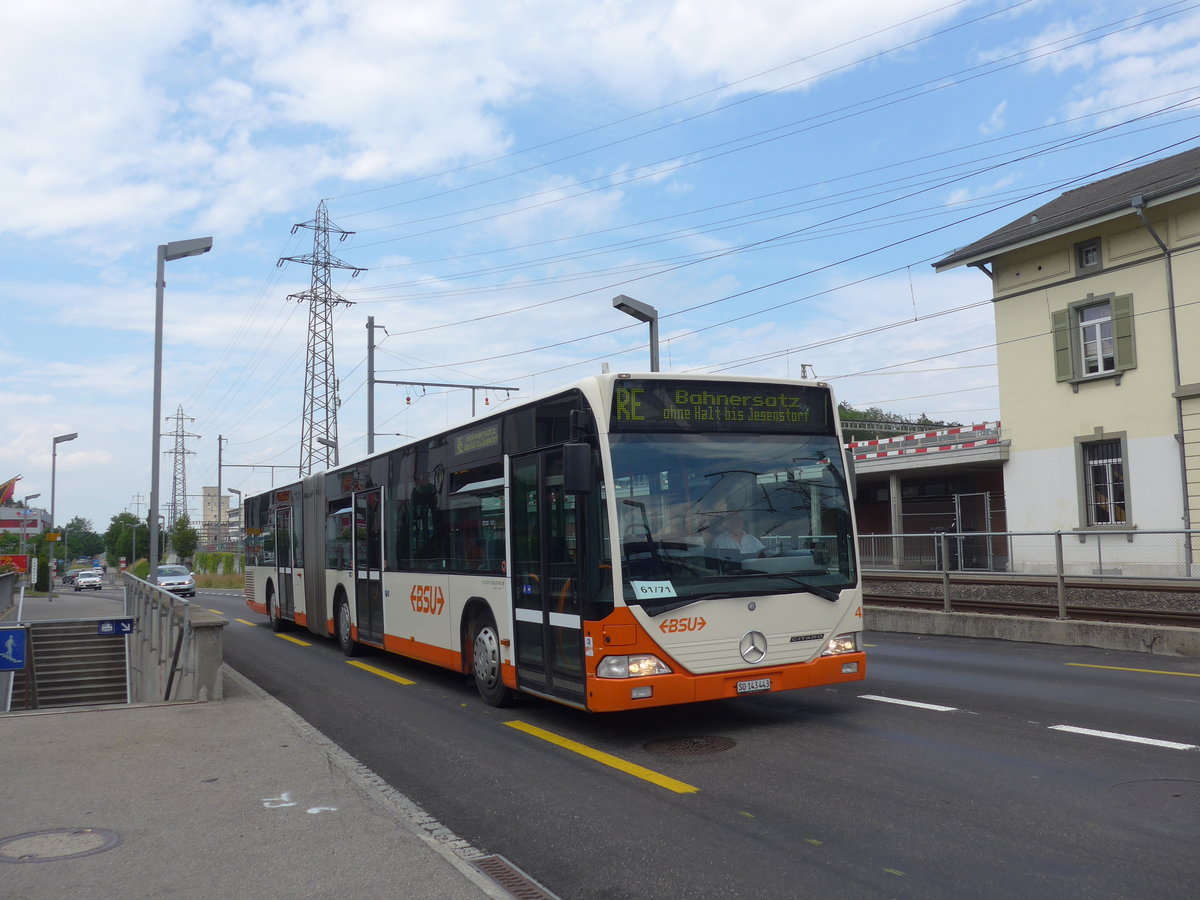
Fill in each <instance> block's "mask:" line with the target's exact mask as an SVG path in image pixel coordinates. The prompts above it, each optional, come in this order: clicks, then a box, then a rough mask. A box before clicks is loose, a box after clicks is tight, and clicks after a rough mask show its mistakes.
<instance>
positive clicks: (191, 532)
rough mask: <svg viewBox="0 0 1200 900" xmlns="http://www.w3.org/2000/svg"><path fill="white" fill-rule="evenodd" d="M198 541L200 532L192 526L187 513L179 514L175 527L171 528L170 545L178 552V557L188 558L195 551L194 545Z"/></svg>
mask: <svg viewBox="0 0 1200 900" xmlns="http://www.w3.org/2000/svg"><path fill="white" fill-rule="evenodd" d="M199 543H200V532H198V531H197V530H196V529H195V528H193V527H192V520H191V519H189V518H188V515H187V513H184V514H183V515H182V516H180V517H179V518H178V519H177V520H176V522H175V527H174V528H172V529H171V547H172V548H174V550H175V552H176V553H178V554H179V559H180V560H181V561H182V560H185V559H187V560H190V559H191V558H192V556H194V555H195V553H196V546H197V545H198V544H199Z"/></svg>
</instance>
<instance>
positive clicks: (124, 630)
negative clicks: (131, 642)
mask: <svg viewBox="0 0 1200 900" xmlns="http://www.w3.org/2000/svg"><path fill="white" fill-rule="evenodd" d="M96 634H116V635H121V634H133V619H101V620H100V621H99V623H98V624H97V627H96Z"/></svg>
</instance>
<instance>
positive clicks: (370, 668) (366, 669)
mask: <svg viewBox="0 0 1200 900" xmlns="http://www.w3.org/2000/svg"><path fill="white" fill-rule="evenodd" d="M346 663H347V664H348V665H351V666H354V668H356V669H362V670H363V671H364V672H370V673H371V674H372V675H378V676H379V677H380V678H386V679H387V680H388V681H394V682H396V684H416V682H415V681H412V680H410V679H408V678H402V677H400V676H399V675H393V674H392V673H391V672H385V671H383V669H377V668H375V667H374V666H368V665H367V664H366V663H361V662H359V661H358V660H355V659H348V660H346Z"/></svg>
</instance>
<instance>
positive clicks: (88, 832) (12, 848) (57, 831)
mask: <svg viewBox="0 0 1200 900" xmlns="http://www.w3.org/2000/svg"><path fill="white" fill-rule="evenodd" d="M120 843H121V836H120V835H119V834H117V833H116V832H115V831H107V830H106V829H104V828H52V829H50V830H49V831H28V832H26V833H25V834H18V835H14V836H13V837H9V838H4V839H3V840H0V862H12V863H23V862H54V861H56V860H60V859H77V858H79V857H81V856H91V855H92V854H93V853H103V852H104V851H105V850H111V849H112V848H113V847H115V846H117V845H118V844H120Z"/></svg>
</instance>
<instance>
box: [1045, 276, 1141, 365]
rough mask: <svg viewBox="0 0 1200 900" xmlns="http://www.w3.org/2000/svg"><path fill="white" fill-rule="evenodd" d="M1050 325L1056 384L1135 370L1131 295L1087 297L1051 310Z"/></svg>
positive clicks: (1135, 356) (1135, 359) (1091, 295)
mask: <svg viewBox="0 0 1200 900" xmlns="http://www.w3.org/2000/svg"><path fill="white" fill-rule="evenodd" d="M1051 324H1052V328H1051V333H1052V337H1053V342H1054V374H1055V378H1056V379H1057V380H1058V381H1069V382H1073V383H1078V382H1082V381H1087V380H1088V379H1092V378H1098V377H1105V376H1112V375H1120V374H1121V373H1122V372H1124V371H1126V370H1127V369H1133V368H1136V367H1137V351H1136V345H1135V343H1134V334H1133V297H1132V296H1131V295H1129V294H1124V295H1122V296H1119V297H1118V296H1116V295H1115V294H1106V295H1103V296H1100V297H1097V296H1095V295H1094V294H1088V296H1087V298H1086V299H1084V300H1080V301H1079V302H1077V303H1072V304H1071V305H1070V306H1068V307H1067V308H1066V309H1060V310H1055V311H1054V312H1053V313H1052V314H1051ZM1118 383H1119V382H1118Z"/></svg>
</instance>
